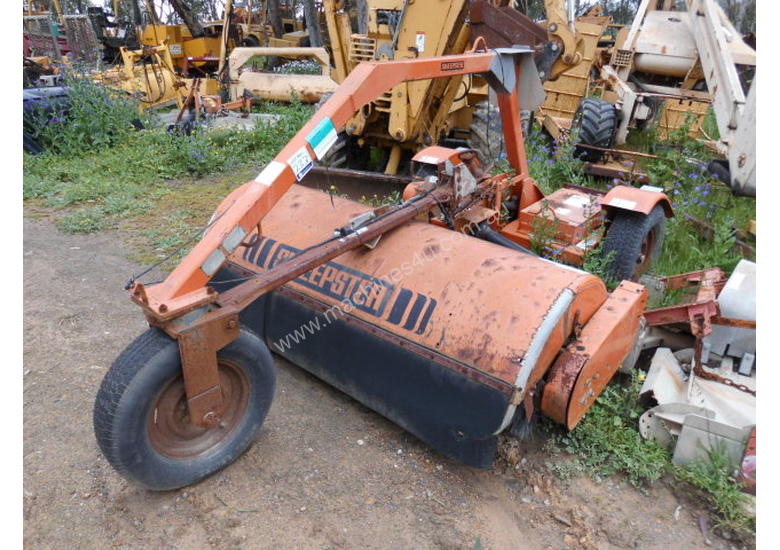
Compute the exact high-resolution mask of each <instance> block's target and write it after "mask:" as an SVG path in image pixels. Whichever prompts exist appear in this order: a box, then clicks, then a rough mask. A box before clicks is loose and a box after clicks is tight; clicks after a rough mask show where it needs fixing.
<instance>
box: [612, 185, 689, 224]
mask: <svg viewBox="0 0 780 550" xmlns="http://www.w3.org/2000/svg"><path fill="white" fill-rule="evenodd" d="M600 204H601V206H603V207H604V208H605V209H607V210H609V209H610V208H620V209H623V210H632V211H634V212H641V213H642V214H649V213H650V212H652V210H653V208H655V205H657V204H660V205H661V206H663V209H664V213H665V214H666V217H667V218H671V217H672V216H674V211H673V210H672V203H671V201H669V197H667V196H666V195H665V194H664V193H659V192H657V191H648V190H645V189H637V188H636V187H629V186H627V185H618V186H616V187H613V188H612V189H610V191H609V192H608V193H607V194H606V195H604V197H603V198H602V199H601V201H600Z"/></svg>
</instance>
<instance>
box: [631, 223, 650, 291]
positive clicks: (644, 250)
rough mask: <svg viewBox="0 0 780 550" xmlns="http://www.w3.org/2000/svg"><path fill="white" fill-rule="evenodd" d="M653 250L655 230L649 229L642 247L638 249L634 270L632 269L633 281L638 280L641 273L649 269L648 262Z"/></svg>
mask: <svg viewBox="0 0 780 550" xmlns="http://www.w3.org/2000/svg"><path fill="white" fill-rule="evenodd" d="M654 248H655V229H651V230H650V232H649V233H648V234H647V236H646V237H645V240H644V241H642V246H641V247H640V248H639V256H637V259H636V268H635V269H634V279H638V278H639V276H640V275H642V273H644V272H645V271H647V270H648V269H649V268H650V261H651V259H652V255H653V249H654Z"/></svg>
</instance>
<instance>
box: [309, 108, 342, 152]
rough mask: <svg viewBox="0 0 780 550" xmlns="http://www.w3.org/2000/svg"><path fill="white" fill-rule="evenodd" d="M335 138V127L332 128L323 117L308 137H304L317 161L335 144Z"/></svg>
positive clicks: (331, 124)
mask: <svg viewBox="0 0 780 550" xmlns="http://www.w3.org/2000/svg"><path fill="white" fill-rule="evenodd" d="M337 137H338V134H337V133H336V127H335V126H333V122H331V120H330V118H328V117H325V118H323V119H322V120H320V121H319V123H318V124H317V125H316V126H315V127H314V130H312V131H311V132H309V135H308V136H306V141H308V142H309V145H311V148H312V149H314V155H315V156H316V157H317V160H321V159H322V157H324V156H325V154H326V153H327V152H328V150H329V149H330V148H331V147H332V146H333V144H334V143H336V138H337Z"/></svg>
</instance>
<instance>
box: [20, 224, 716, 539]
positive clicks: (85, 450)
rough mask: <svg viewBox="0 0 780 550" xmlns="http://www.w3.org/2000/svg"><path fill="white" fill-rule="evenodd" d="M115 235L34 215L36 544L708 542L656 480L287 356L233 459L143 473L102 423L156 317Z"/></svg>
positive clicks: (27, 432)
mask: <svg viewBox="0 0 780 550" xmlns="http://www.w3.org/2000/svg"><path fill="white" fill-rule="evenodd" d="M119 241H120V239H119V237H118V234H116V233H102V234H98V235H89V236H71V235H65V234H62V233H60V232H59V231H57V230H56V229H55V228H54V226H53V225H52V224H51V223H49V222H48V221H46V220H34V219H29V218H28V219H25V222H24V276H25V279H24V292H25V295H24V300H25V312H24V334H25V340H24V367H23V368H24V518H25V525H24V540H25V546H26V547H28V548H57V549H60V548H80V549H88V548H95V549H103V548H154V549H161V548H187V549H200V548H318V549H325V548H348V549H353V548H355V549H362V548H377V549H384V548H421V549H422V548H426V549H427V548H464V549H471V548H474V547H475V544H476V542H477V541H478V540H479V541H480V543H481V547H482V548H489V549H509V548H528V549H537V548H538V549H547V548H555V549H565V548H598V549H612V548H647V549H658V550H661V549H663V550H669V549H670V548H689V549H693V548H713V546H709V547H708V546H705V544H704V539H703V537H702V535H701V534H700V532H699V530H698V528H697V527H696V523H695V519H694V514H693V513H692V512H691V511H689V510H688V509H687V507H684V508H683V509H681V510H679V511H678V512H679V513H678V514H677V515H678V519H677V520H675V519H674V517H675V509H676V508H677V507H678V502H677V500H676V499H675V497H674V496H673V495H672V492H671V491H670V490H669V489H668V488H665V487H664V486H662V485H661V484H658V486H657V487H656V488H654V489H653V491H652V492H651V494H649V495H643V494H641V493H640V492H638V491H636V490H634V489H632V488H630V487H625V486H622V485H620V484H619V482H618V481H616V480H613V481H611V482H606V483H604V484H600V485H599V484H595V483H593V482H592V481H590V480H577V481H575V482H574V483H572V484H571V485H569V486H567V485H566V484H564V483H562V482H561V481H559V480H557V479H555V478H554V477H553V476H552V474H550V473H549V472H548V471H547V470H546V469H545V468H544V466H543V463H544V460H545V458H546V457H545V455H544V453H543V452H541V450H540V448H541V443H542V442H539V441H536V442H532V443H529V444H526V445H525V446H524V450H525V451H527V454H526V460H525V462H522V463H519V464H518V469H517V470H515V471H512V472H511V473H510V474H507V473H505V472H504V473H501V472H498V471H492V472H483V471H478V470H474V469H471V468H468V467H464V466H461V465H459V464H456V463H454V462H452V461H450V460H447V459H445V458H443V457H441V456H440V455H438V454H437V453H435V452H434V451H432V450H431V449H429V448H428V447H426V446H425V445H424V444H422V443H421V442H419V441H417V440H416V439H415V438H414V437H412V436H411V435H409V434H408V433H406V432H404V431H403V430H402V429H401V428H399V427H397V426H395V425H394V424H392V423H390V422H389V421H387V420H385V419H384V418H382V417H381V416H379V415H377V414H375V413H374V412H372V411H370V410H368V409H366V408H365V407H363V406H362V405H360V404H358V403H356V402H355V401H353V400H352V399H350V398H349V397H347V396H345V395H344V394H342V393H339V392H338V391H336V390H333V389H331V388H330V387H329V386H327V385H325V384H324V383H322V382H320V381H318V380H317V379H315V378H313V377H311V376H309V375H308V374H306V373H305V372H304V371H302V370H300V369H298V368H297V367H295V366H293V365H291V364H289V363H287V362H286V361H284V360H281V359H279V358H278V357H277V358H276V361H277V365H278V368H279V374H278V382H277V393H276V397H275V400H274V403H273V406H272V408H271V412H270V413H269V415H268V418H267V420H266V423H265V425H264V426H263V428H262V429H261V431H260V433H259V436H258V439H257V441H256V443H255V444H254V445H253V446H252V447H251V448H250V449H249V451H248V452H247V453H245V454H244V455H243V456H242V457H241V458H240V459H239V460H238V461H237V462H236V463H234V464H233V465H231V466H230V467H228V468H227V469H226V470H224V471H222V472H221V473H218V474H216V475H214V476H212V477H211V478H209V479H207V480H206V481H204V482H202V483H199V484H198V485H196V486H193V487H190V488H187V489H184V490H179V491H172V492H165V493H153V492H149V491H146V490H143V489H140V488H138V487H137V486H134V485H132V484H131V483H129V482H127V481H125V480H124V479H122V478H120V477H119V476H118V475H117V474H116V473H115V472H114V471H113V470H112V469H111V468H110V467H109V466H108V464H107V463H106V461H105V460H104V459H103V458H102V456H101V455H100V453H99V451H98V448H97V445H96V443H95V439H94V437H93V434H92V403H93V399H94V396H95V393H96V391H97V388H98V385H99V384H100V381H101V379H102V377H103V375H104V374H105V372H106V370H107V368H108V366H109V365H110V364H111V362H112V361H113V359H114V358H115V357H116V355H117V354H118V353H119V352H120V351H121V350H122V348H124V346H126V345H127V344H128V343H129V342H130V341H131V340H132V339H133V338H135V337H136V336H137V335H138V334H139V333H140V332H142V331H143V330H144V329H145V328H146V326H145V323H144V321H143V317H142V316H141V314H140V312H139V311H138V310H137V308H136V307H135V306H133V305H132V304H131V303H130V301H129V300H128V299H127V297H126V296H125V293H124V292H123V291H122V287H123V285H124V283H125V281H126V280H127V279H128V277H129V275H130V274H131V273H132V272H134V271H137V268H138V266H135V265H133V264H131V263H130V262H129V261H127V260H126V259H125V251H124V250H123V246H122V244H121V242H119ZM361 441H362V444H361V443H360V442H361ZM714 548H728V545H727V544H726V543H725V542H723V541H719V540H718V541H716V542H715V544H714Z"/></svg>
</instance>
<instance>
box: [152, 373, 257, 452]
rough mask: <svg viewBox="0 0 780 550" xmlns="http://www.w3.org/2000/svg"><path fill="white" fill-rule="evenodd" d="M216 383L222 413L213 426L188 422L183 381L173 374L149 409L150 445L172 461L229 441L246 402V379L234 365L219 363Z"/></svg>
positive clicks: (247, 397)
mask: <svg viewBox="0 0 780 550" xmlns="http://www.w3.org/2000/svg"><path fill="white" fill-rule="evenodd" d="M219 383H220V386H221V388H222V403H223V407H224V412H223V414H222V419H221V420H220V423H219V424H218V425H217V426H215V427H214V428H203V427H201V426H196V425H195V424H193V423H192V422H191V421H190V417H189V412H188V409H187V398H186V395H185V392H184V380H183V378H182V377H181V376H177V377H176V378H174V379H173V380H171V381H170V382H169V383H168V384H167V385H166V386H165V388H163V390H162V391H161V392H160V393H159V394H158V395H157V398H156V399H155V401H154V404H153V406H152V408H151V410H150V411H149V418H148V420H147V434H148V435H149V441H150V443H151V445H152V447H153V448H154V449H155V450H156V451H157V452H159V453H160V454H162V455H164V456H167V457H169V458H173V459H176V460H186V459H192V458H195V457H197V456H199V455H202V454H204V453H206V452H209V451H211V450H213V449H215V448H217V447H219V446H220V445H222V444H224V443H225V442H226V441H228V440H229V438H230V435H231V434H232V433H233V432H234V431H235V429H236V428H237V427H238V425H239V424H240V423H241V420H242V419H243V418H244V413H245V412H246V409H247V405H248V404H249V393H250V387H249V380H248V379H247V377H246V374H244V371H243V370H242V369H241V368H240V367H238V365H236V364H234V363H231V362H229V361H220V362H219Z"/></svg>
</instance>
